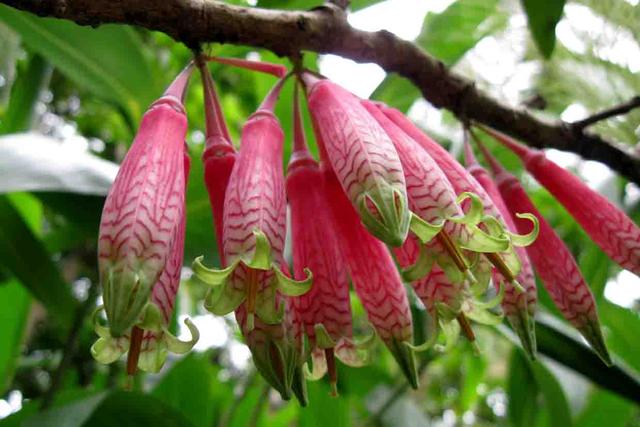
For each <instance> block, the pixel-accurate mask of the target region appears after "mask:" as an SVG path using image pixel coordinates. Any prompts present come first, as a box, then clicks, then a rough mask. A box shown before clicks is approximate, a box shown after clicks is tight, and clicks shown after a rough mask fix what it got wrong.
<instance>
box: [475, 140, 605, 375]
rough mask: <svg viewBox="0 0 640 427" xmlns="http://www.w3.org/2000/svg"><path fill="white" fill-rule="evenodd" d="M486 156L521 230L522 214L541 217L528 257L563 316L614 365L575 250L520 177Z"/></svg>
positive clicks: (522, 226) (524, 224)
mask: <svg viewBox="0 0 640 427" xmlns="http://www.w3.org/2000/svg"><path fill="white" fill-rule="evenodd" d="M484 154H485V155H486V156H487V161H488V162H489V164H490V166H491V169H492V172H493V174H494V177H495V182H496V184H497V185H498V188H499V190H500V194H501V195H502V198H503V199H504V201H505V203H506V205H507V207H508V208H509V211H510V212H511V213H512V218H513V220H514V222H515V223H516V226H517V227H518V229H519V230H520V231H522V232H524V231H525V230H526V228H527V227H528V225H527V224H526V223H525V222H524V221H522V220H521V218H520V217H521V215H519V214H518V212H531V213H532V214H534V215H535V216H536V217H537V218H538V223H539V226H540V232H539V234H538V238H537V239H536V241H535V242H534V243H533V244H531V245H530V246H529V247H527V254H528V255H529V257H530V259H531V262H532V263H533V266H534V267H535V270H536V272H537V273H538V275H539V276H540V278H541V279H542V282H543V283H544V285H545V288H546V289H547V291H548V292H549V294H550V295H551V298H552V299H553V301H554V302H555V304H556V306H557V307H558V308H559V309H560V311H561V312H562V314H563V316H564V317H565V318H566V319H567V320H568V321H569V322H570V323H571V324H572V325H573V326H575V327H576V328H577V329H578V330H579V331H580V333H582V335H583V336H584V337H585V338H586V339H587V341H588V342H589V344H591V347H592V348H593V349H594V351H595V352H596V353H597V354H598V356H600V358H601V359H602V360H603V361H604V362H605V363H607V364H611V359H610V357H609V352H608V351H607V347H606V344H605V342H604V339H603V337H602V332H601V330H600V322H599V320H598V312H597V308H596V303H595V300H594V298H593V294H592V293H591V290H590V289H589V286H588V285H587V283H586V282H585V280H584V278H583V277H582V274H581V273H580V269H579V268H578V265H577V263H576V261H575V259H574V258H573V255H572V254H571V251H569V248H567V246H566V245H565V244H564V242H563V241H562V240H561V239H560V237H559V236H558V235H557V234H556V232H555V231H554V230H553V228H551V226H550V225H549V223H547V221H546V220H545V219H544V217H543V216H542V215H541V214H540V212H539V211H538V210H537V209H536V207H535V206H534V205H533V203H532V202H531V199H529V196H528V195H527V193H526V192H525V191H524V189H523V188H522V185H521V184H520V182H518V180H517V179H516V177H514V176H513V175H511V174H510V173H509V172H507V171H506V170H505V169H504V168H503V167H502V165H500V163H499V162H498V161H497V160H496V159H495V158H493V156H491V155H490V153H489V152H488V151H485V152H484Z"/></svg>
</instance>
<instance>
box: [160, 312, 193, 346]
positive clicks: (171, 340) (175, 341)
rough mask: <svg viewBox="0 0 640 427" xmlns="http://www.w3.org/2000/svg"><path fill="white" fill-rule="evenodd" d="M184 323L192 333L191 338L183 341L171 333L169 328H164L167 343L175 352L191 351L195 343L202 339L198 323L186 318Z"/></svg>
mask: <svg viewBox="0 0 640 427" xmlns="http://www.w3.org/2000/svg"><path fill="white" fill-rule="evenodd" d="M184 324H185V326H186V327H187V328H189V333H190V334H191V339H190V340H189V341H181V340H180V339H179V338H178V337H176V336H174V335H172V334H171V333H169V331H168V330H166V329H165V330H164V334H165V335H164V338H165V342H166V344H167V349H168V350H169V351H170V352H172V353H175V354H184V353H186V352H188V351H191V349H192V348H193V346H194V345H196V343H197V342H198V340H199V339H200V331H198V328H197V327H196V325H194V324H193V322H192V321H191V320H190V319H188V318H187V319H184Z"/></svg>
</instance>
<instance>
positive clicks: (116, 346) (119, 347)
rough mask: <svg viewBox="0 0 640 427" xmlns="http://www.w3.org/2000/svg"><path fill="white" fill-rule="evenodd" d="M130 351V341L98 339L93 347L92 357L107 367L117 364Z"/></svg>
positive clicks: (123, 339) (109, 338) (107, 338)
mask: <svg viewBox="0 0 640 427" xmlns="http://www.w3.org/2000/svg"><path fill="white" fill-rule="evenodd" d="M128 349H129V340H127V339H125V338H112V337H105V338H98V340H97V341H96V342H95V343H93V345H92V346H91V356H93V358H94V359H95V360H96V361H97V362H98V363H102V364H105V365H108V364H110V363H113V362H115V361H116V360H118V359H119V358H120V356H122V355H123V354H124V353H126V352H127V350H128Z"/></svg>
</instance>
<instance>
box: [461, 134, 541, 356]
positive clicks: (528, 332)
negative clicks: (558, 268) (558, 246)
mask: <svg viewBox="0 0 640 427" xmlns="http://www.w3.org/2000/svg"><path fill="white" fill-rule="evenodd" d="M481 148H482V149H483V151H484V146H481ZM464 150H465V160H466V165H467V170H468V171H469V172H470V173H471V174H472V175H473V176H474V177H475V178H476V180H477V181H478V182H479V183H480V185H482V187H483V188H484V190H485V191H486V192H487V194H488V195H489V197H490V198H491V200H492V201H493V203H494V205H495V206H496V208H497V209H498V211H499V212H500V213H501V214H502V218H503V219H504V222H505V224H506V225H507V227H508V228H509V229H510V230H511V231H513V232H514V233H515V232H517V229H516V225H515V223H514V222H513V219H512V218H511V213H510V212H509V209H508V208H507V206H506V205H505V203H504V200H502V196H501V195H500V190H499V189H498V186H497V185H496V184H495V182H493V179H491V176H489V173H488V172H487V170H486V169H485V168H483V167H482V166H480V164H479V163H478V161H477V160H476V158H475V156H474V155H473V150H472V149H471V146H470V145H469V143H468V142H465V146H464ZM515 250H516V254H517V255H518V258H519V259H520V265H521V268H520V273H518V275H517V276H516V279H517V280H518V283H520V284H521V285H522V287H523V288H524V289H525V292H519V291H518V290H517V289H516V288H515V287H514V286H513V285H512V284H511V282H510V281H508V280H506V279H505V277H504V276H502V274H500V272H498V271H495V270H494V272H493V280H494V282H495V285H496V286H500V285H502V286H504V287H505V295H504V299H503V300H502V309H503V311H504V313H505V315H506V316H507V319H509V323H511V326H512V327H513V329H514V330H515V331H516V333H517V334H518V337H519V338H520V342H521V343H522V346H523V347H524V349H525V351H526V352H527V354H528V355H529V356H530V357H531V358H535V354H536V334H535V321H534V316H535V312H536V303H537V299H538V294H537V289H536V279H535V276H534V274H533V269H532V267H531V261H529V257H528V256H527V251H526V250H525V249H524V248H522V247H516V248H515Z"/></svg>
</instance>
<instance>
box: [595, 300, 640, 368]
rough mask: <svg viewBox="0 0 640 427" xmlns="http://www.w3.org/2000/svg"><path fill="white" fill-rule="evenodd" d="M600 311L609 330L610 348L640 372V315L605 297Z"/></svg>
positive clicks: (608, 341) (606, 328) (607, 335)
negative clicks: (639, 334) (639, 337)
mask: <svg viewBox="0 0 640 427" xmlns="http://www.w3.org/2000/svg"><path fill="white" fill-rule="evenodd" d="M598 311H599V313H600V318H601V321H602V323H603V324H604V325H605V330H608V331H607V332H608V333H606V337H607V345H608V346H609V348H610V349H611V350H612V351H613V353H614V354H615V355H617V356H619V357H620V358H622V359H623V360H624V362H625V363H627V364H628V365H629V366H630V367H632V368H633V369H635V370H636V372H640V340H638V331H639V330H640V315H638V313H637V312H634V311H632V310H629V309H627V308H624V307H620V306H619V305H616V304H613V303H611V302H609V301H607V300H604V299H603V301H602V302H601V303H600V306H599V310H598Z"/></svg>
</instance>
